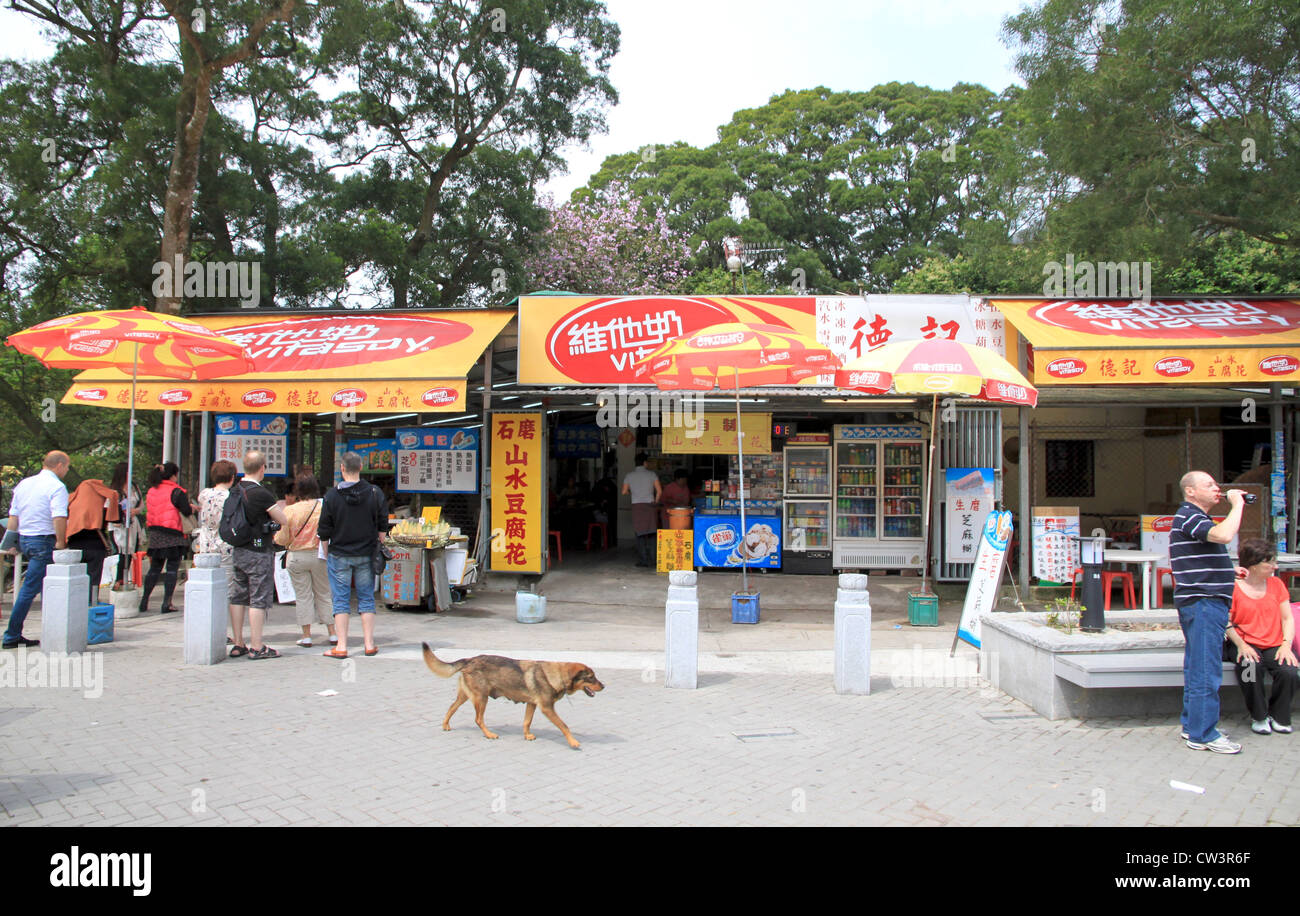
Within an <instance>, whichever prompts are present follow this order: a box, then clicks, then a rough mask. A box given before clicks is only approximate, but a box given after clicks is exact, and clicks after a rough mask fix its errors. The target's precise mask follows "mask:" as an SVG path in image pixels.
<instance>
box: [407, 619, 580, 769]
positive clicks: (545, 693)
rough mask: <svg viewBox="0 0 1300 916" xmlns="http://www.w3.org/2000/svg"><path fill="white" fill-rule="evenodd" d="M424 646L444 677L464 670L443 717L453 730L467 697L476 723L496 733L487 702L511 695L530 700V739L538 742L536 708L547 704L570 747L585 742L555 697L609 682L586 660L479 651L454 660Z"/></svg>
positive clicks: (527, 732)
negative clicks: (551, 659)
mask: <svg viewBox="0 0 1300 916" xmlns="http://www.w3.org/2000/svg"><path fill="white" fill-rule="evenodd" d="M421 645H422V646H424V663H425V664H426V665H428V666H429V670H430V671H432V672H433V673H434V674H436V675H438V677H452V676H453V675H456V674H459V675H460V689H459V691H458V692H457V694H456V701H455V702H454V703H452V704H451V709H449V710H447V716H446V718H444V719H443V720H442V730H443V731H451V717H452V716H453V715H454V714H455V712H456V710H458V709H460V706H461V704H462V703H464V702H465V701H466V700H472V701H473V703H474V722H475V724H476V725H478V727H479V728H480V729H482V731H483V736H484V737H485V738H496V737H497V735H495V734H493V733H492V732H490V731H488V728H487V726H486V725H485V724H484V723H483V712H484V710H486V709H487V701H488V700H489V699H495V698H496V697H505V698H506V699H507V700H514V701H515V702H516V703H525V704H527V709H526V710H525V711H524V738H525V740H528V741H532V740H533V739H535V738H536V737H537V736H536V735H534V734H533V733H532V731H531V728H532V724H533V713H534V712H536V711H537V708H538V707H541V710H542V714H543V715H545V716H546V718H548V719H550V720H551V721H552V722H554V723H555V726H556V727H557V728H558V729H559V730H560V731H562V732H563V733H564V737H565V739H566V740H567V741H568V742H569V747H572V748H577V747H579V744H578V740H577V739H576V738H574V737H573V732H571V731H569V726H567V725H565V724H564V722H563V721H562V720H561V719H560V717H559V716H557V715H556V714H555V701H556V700H559V699H562V698H564V697H566V696H568V695H569V694H572V693H577V692H578V691H579V690H581V691H582V692H583V693H585V694H586V695H587V696H589V697H594V696H595V695H596V691H598V690H604V689H605V685H604V684H602V683H601V682H600V681H598V680H596V674H595V672H593V671H592V670H591V669H590V668H588V667H587V666H586V665H580V664H578V663H577V662H535V661H529V660H527V659H514V658H505V657H504V656H500V655H476V656H474V657H473V658H465V659H461V660H460V661H458V662H451V663H450V664H448V663H447V662H444V661H443V660H442V659H440V658H438V656H436V655H434V654H433V650H432V649H430V648H429V644H428V643H421Z"/></svg>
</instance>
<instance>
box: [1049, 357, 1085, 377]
mask: <svg viewBox="0 0 1300 916" xmlns="http://www.w3.org/2000/svg"><path fill="white" fill-rule="evenodd" d="M1087 371H1088V364H1087V363H1085V362H1084V361H1083V360H1081V359H1076V358H1075V357H1073V356H1064V357H1062V358H1060V359H1054V360H1052V361H1051V362H1050V363H1048V364H1047V374H1048V375H1050V376H1051V377H1052V378H1075V377H1076V376H1080V375H1083V373H1085V372H1087Z"/></svg>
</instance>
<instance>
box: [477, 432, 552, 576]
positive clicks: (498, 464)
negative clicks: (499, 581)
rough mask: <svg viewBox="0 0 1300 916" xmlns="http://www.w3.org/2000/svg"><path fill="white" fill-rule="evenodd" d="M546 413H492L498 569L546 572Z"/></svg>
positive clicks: (495, 565) (494, 560) (495, 560)
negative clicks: (544, 446)
mask: <svg viewBox="0 0 1300 916" xmlns="http://www.w3.org/2000/svg"><path fill="white" fill-rule="evenodd" d="M543 421H544V417H543V415H542V414H540V413H497V414H493V415H492V428H491V435H492V452H491V455H492V542H491V543H492V570H493V571H494V572H513V573H542V572H545V571H546V566H545V563H544V562H543V557H542V551H543V548H544V546H545V544H546V531H545V525H544V519H543V515H542V491H543V487H544V486H545V482H546V451H545V449H544V448H543V443H542V430H543V426H544V422H543Z"/></svg>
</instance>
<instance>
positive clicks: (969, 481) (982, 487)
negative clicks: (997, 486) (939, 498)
mask: <svg viewBox="0 0 1300 916" xmlns="http://www.w3.org/2000/svg"><path fill="white" fill-rule="evenodd" d="M944 478H945V482H946V484H947V493H946V495H945V497H944V515H945V520H946V525H945V529H946V531H947V537H946V538H945V540H944V546H945V548H946V550H945V556H944V559H945V560H946V561H947V562H948V563H973V562H975V553H976V551H977V550H978V549H979V543H980V532H981V531H983V530H984V520H985V519H986V518H988V514H989V513H990V512H992V511H993V500H994V491H993V469H992V468H946V469H945V473H944Z"/></svg>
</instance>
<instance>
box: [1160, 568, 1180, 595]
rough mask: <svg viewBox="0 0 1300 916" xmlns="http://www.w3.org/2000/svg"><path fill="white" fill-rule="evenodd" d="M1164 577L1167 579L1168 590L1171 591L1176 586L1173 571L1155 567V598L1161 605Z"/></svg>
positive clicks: (1163, 593)
mask: <svg viewBox="0 0 1300 916" xmlns="http://www.w3.org/2000/svg"><path fill="white" fill-rule="evenodd" d="M1165 576H1168V577H1169V589H1170V590H1171V591H1172V590H1173V588H1174V586H1175V585H1177V583H1176V582H1174V571H1173V570H1172V569H1170V568H1169V567H1168V566H1158V567H1156V596H1157V597H1158V598H1159V599H1160V601H1161V603H1164V600H1165Z"/></svg>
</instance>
